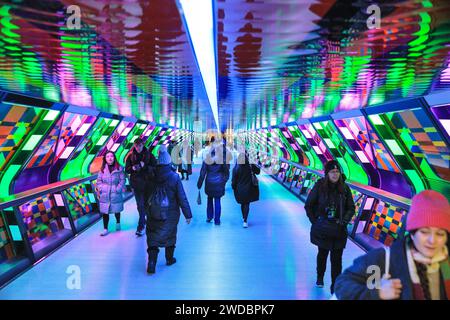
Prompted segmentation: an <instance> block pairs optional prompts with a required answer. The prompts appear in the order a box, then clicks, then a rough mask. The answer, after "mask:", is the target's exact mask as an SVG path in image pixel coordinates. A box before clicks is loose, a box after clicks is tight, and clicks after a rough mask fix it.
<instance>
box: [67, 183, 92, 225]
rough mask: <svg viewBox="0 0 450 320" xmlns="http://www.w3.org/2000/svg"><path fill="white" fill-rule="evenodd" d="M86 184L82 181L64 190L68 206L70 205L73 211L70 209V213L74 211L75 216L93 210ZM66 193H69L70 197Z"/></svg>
mask: <svg viewBox="0 0 450 320" xmlns="http://www.w3.org/2000/svg"><path fill="white" fill-rule="evenodd" d="M87 186H88V184H87V183H86V184H84V183H82V184H78V185H75V186H72V187H71V188H69V189H68V190H66V191H64V194H65V195H66V199H67V200H68V203H69V206H70V205H72V207H73V209H74V210H73V211H72V210H71V213H72V215H73V214H74V213H75V214H76V215H77V216H76V218H79V217H81V216H82V215H83V214H84V213H85V214H89V213H92V212H94V205H93V204H92V202H91V198H90V195H89V192H88V190H87ZM67 194H68V195H70V197H69V196H67ZM91 197H92V195H91ZM80 209H81V210H80ZM83 212H84V213H83Z"/></svg>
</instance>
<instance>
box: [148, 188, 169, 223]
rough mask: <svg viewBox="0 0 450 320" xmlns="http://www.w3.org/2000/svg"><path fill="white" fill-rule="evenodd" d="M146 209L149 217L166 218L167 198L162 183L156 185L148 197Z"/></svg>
mask: <svg viewBox="0 0 450 320" xmlns="http://www.w3.org/2000/svg"><path fill="white" fill-rule="evenodd" d="M148 211H149V214H150V218H151V219H154V220H166V219H167V217H168V215H169V198H168V197H167V192H166V188H165V186H164V185H159V186H157V187H156V190H155V192H153V194H152V195H151V196H150V198H149V199H148Z"/></svg>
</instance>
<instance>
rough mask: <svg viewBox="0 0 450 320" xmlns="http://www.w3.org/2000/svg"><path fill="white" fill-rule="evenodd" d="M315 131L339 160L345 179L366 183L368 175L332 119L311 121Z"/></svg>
mask: <svg viewBox="0 0 450 320" xmlns="http://www.w3.org/2000/svg"><path fill="white" fill-rule="evenodd" d="M313 125H314V127H315V128H316V130H317V133H318V134H319V135H320V136H321V137H322V140H324V141H325V143H326V144H327V147H328V150H329V151H330V152H331V154H332V155H333V157H334V158H335V159H336V160H337V161H338V162H339V164H340V165H341V168H342V170H343V171H344V173H345V175H346V176H347V179H350V180H352V181H356V182H359V183H362V184H365V185H367V184H368V183H369V177H368V176H367V173H366V172H365V171H364V169H363V166H362V165H361V164H360V163H359V160H358V157H357V156H356V155H355V154H354V152H353V150H352V149H351V148H350V147H349V146H348V145H347V143H346V142H345V141H344V139H343V138H342V137H341V136H340V135H339V130H338V128H336V126H335V125H334V123H333V122H332V121H322V122H315V123H313Z"/></svg>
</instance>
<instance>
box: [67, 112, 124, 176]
mask: <svg viewBox="0 0 450 320" xmlns="http://www.w3.org/2000/svg"><path fill="white" fill-rule="evenodd" d="M118 124H119V120H117V119H107V118H99V119H98V120H97V121H96V122H95V124H94V127H93V128H92V130H91V132H90V135H89V137H88V138H87V139H85V140H84V141H83V143H82V144H80V145H79V146H78V148H77V149H76V151H75V153H74V155H73V157H72V160H71V161H69V163H67V164H66V165H65V167H64V169H63V170H62V173H61V180H66V179H70V178H73V177H79V176H82V175H87V174H88V173H89V165H90V164H91V162H92V161H93V159H94V158H95V155H96V154H97V153H98V152H100V150H101V149H102V148H103V147H104V146H105V144H106V141H107V140H108V138H109V136H110V135H111V134H112V133H113V132H114V130H116V128H117V126H118Z"/></svg>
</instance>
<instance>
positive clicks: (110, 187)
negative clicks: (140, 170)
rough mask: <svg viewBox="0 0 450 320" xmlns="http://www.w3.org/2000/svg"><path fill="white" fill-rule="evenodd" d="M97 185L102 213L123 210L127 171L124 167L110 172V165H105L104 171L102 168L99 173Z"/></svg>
mask: <svg viewBox="0 0 450 320" xmlns="http://www.w3.org/2000/svg"><path fill="white" fill-rule="evenodd" d="M96 187H97V190H98V196H99V202H100V213H103V214H110V213H119V212H122V211H123V192H124V190H125V173H124V172H123V168H122V167H119V169H114V170H113V172H112V173H110V172H109V167H108V166H105V170H104V172H102V171H101V170H100V171H99V173H98V176H97V186H96Z"/></svg>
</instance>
